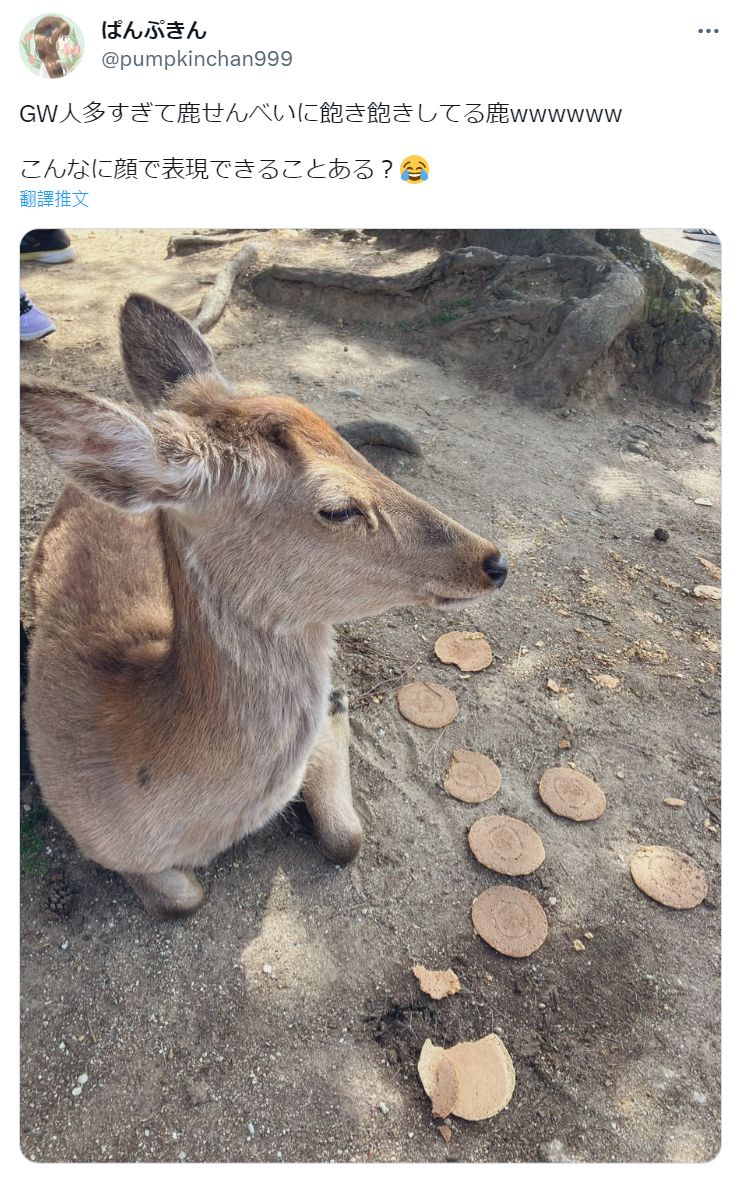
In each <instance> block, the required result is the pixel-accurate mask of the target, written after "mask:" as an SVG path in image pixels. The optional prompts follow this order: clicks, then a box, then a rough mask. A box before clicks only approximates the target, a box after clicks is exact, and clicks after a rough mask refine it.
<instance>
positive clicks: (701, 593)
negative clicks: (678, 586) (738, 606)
mask: <svg viewBox="0 0 739 1179" xmlns="http://www.w3.org/2000/svg"><path fill="white" fill-rule="evenodd" d="M693 597H694V598H700V599H701V600H702V601H705V602H720V601H721V590H720V588H719V586H717V585H694V586H693Z"/></svg>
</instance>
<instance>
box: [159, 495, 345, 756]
mask: <svg viewBox="0 0 739 1179" xmlns="http://www.w3.org/2000/svg"><path fill="white" fill-rule="evenodd" d="M159 517H160V536H161V541H162V550H163V555H164V562H165V569H166V574H167V579H168V582H169V587H170V592H171V596H172V608H173V617H174V624H173V642H172V653H171V657H170V666H171V670H172V671H173V672H174V678H175V682H176V690H177V692H178V693H179V694H180V697H182V696H184V697H185V699H186V700H187V701H188V702H189V703H190V704H192V705H193V706H194V707H195V708H197V709H198V714H199V715H200V716H202V715H203V714H204V713H206V714H208V713H212V712H215V711H217V713H218V723H219V725H222V724H223V723H224V721H226V718H229V719H230V721H231V723H232V724H235V725H236V726H237V727H238V728H239V729H242V730H245V729H247V728H251V727H253V725H254V722H255V721H256V722H258V728H259V732H260V734H262V735H264V737H265V738H266V737H267V736H268V732H267V730H269V729H270V728H274V729H275V731H276V732H277V734H278V736H281V738H282V740H283V742H288V741H289V740H290V739H291V737H292V739H294V740H297V739H298V738H297V734H298V733H299V732H307V731H308V730H310V731H312V732H313V733H314V734H315V730H316V729H317V727H318V725H319V724H320V722H321V720H322V719H323V717H324V715H325V711H326V706H327V701H328V694H329V691H330V682H331V681H330V671H331V658H332V655H333V647H334V639H333V629H332V627H331V626H329V625H324V624H320V625H318V624H317V625H314V626H310V627H306V628H304V629H302V630H300V631H295V630H291V631H289V632H288V633H283V632H281V631H280V629H279V627H264V626H261V625H257V623H255V622H254V621H253V620H252V619H250V618H249V617H248V616H245V615H244V613H243V611H240V610H239V608H238V604H237V603H236V602H234V601H229V598H228V594H227V593H225V592H223V591H222V589H221V587H220V586H219V584H218V578H217V575H214V574H213V573H209V572H208V570H207V566H206V564H205V563H204V562H202V561H201V560H199V559H198V557H197V555H196V554H195V553H194V552H193V547H192V544H191V542H190V540H189V538H188V536H187V534H186V533H185V532H184V530H183V529H182V528H181V527H180V526H179V525H178V524H177V522H176V521H175V520H173V519H172V518H171V517H169V516H168V515H167V514H165V513H163V512H160V513H159Z"/></svg>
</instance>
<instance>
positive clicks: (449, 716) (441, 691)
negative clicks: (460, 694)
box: [398, 682, 459, 729]
mask: <svg viewBox="0 0 739 1179" xmlns="http://www.w3.org/2000/svg"><path fill="white" fill-rule="evenodd" d="M398 708H399V709H400V712H401V714H402V715H403V716H404V717H405V719H406V720H409V721H410V722H411V724H414V725H419V726H420V728H422V729H443V728H444V727H445V726H446V725H450V724H451V723H452V721H453V720H455V718H456V716H457V714H458V712H459V703H458V701H457V697H456V696H455V695H454V692H450V691H449V689H448V688H444V687H442V685H441V684H431V683H427V682H421V683H413V684H403V686H402V688H398Z"/></svg>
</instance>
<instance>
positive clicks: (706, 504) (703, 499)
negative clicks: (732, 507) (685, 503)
mask: <svg viewBox="0 0 739 1179" xmlns="http://www.w3.org/2000/svg"><path fill="white" fill-rule="evenodd" d="M693 503H694V504H698V506H699V507H701V508H712V507H713V500H712V499H710V498H709V497H708V496H707V495H699V496H698V498H697V499H694V500H693Z"/></svg>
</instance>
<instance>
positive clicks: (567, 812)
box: [539, 766, 607, 823]
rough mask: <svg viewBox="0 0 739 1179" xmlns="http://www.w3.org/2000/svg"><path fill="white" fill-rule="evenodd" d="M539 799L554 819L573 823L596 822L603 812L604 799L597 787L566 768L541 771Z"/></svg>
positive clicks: (576, 772)
mask: <svg viewBox="0 0 739 1179" xmlns="http://www.w3.org/2000/svg"><path fill="white" fill-rule="evenodd" d="M539 796H540V798H541V801H542V802H543V803H544V805H545V806H548V807H549V809H550V811H553V812H554V814H555V815H562V817H563V818H565V819H574V820H575V822H576V823H587V822H590V821H591V820H592V819H599V818H600V816H601V815H602V814H603V812H604V810H605V809H606V801H607V800H606V796H605V794H604V793H603V791H602V790H601V788H600V786H599V785H598V783H597V782H594V781H593V779H592V778H588V777H587V776H586V775H585V774H581V773H580V771H579V770H572V769H570V768H569V767H568V766H557V767H556V768H555V769H551V770H545V771H544V773H543V774H542V776H541V781H540V782H539Z"/></svg>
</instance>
